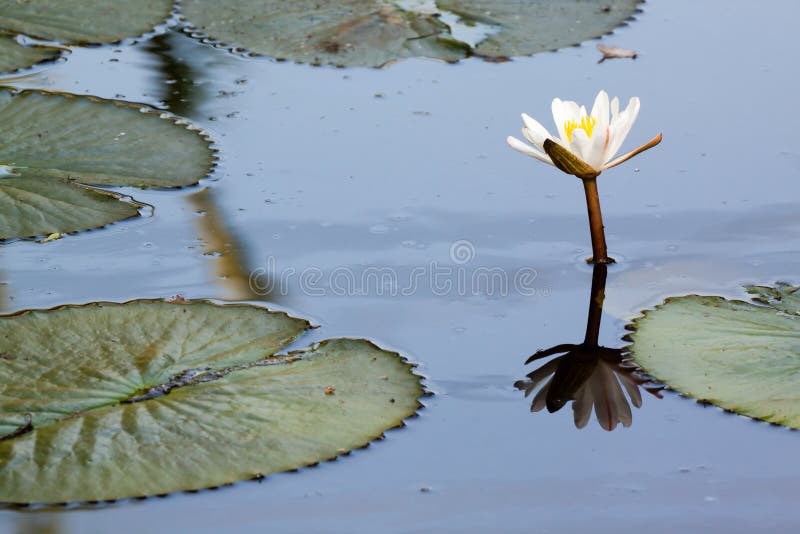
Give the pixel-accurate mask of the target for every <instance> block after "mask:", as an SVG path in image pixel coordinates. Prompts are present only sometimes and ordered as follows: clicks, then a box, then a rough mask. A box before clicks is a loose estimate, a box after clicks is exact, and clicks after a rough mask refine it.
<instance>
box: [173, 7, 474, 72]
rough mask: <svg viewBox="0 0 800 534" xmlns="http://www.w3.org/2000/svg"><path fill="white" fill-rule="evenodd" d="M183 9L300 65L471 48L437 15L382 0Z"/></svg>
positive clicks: (255, 48)
mask: <svg viewBox="0 0 800 534" xmlns="http://www.w3.org/2000/svg"><path fill="white" fill-rule="evenodd" d="M180 9H181V13H182V14H183V15H184V16H185V17H186V18H187V19H188V20H189V22H190V23H191V30H192V31H193V32H194V33H195V34H201V35H207V36H209V37H210V38H211V39H214V40H216V41H221V42H222V43H224V44H227V45H230V46H235V47H240V48H246V49H247V50H249V51H250V52H253V53H256V54H263V55H268V56H272V57H275V58H278V59H289V60H293V61H297V62H300V63H312V64H324V65H339V66H351V67H352V66H371V67H378V66H381V65H384V64H386V63H389V62H391V61H394V60H397V59H403V58H409V57H418V56H424V57H432V58H439V59H443V60H446V61H457V60H459V59H462V58H464V57H466V56H467V54H468V53H469V46H467V45H466V44H464V43H461V42H459V41H455V40H454V39H452V37H451V36H450V34H449V28H448V27H447V25H446V24H444V23H442V22H441V21H439V20H438V19H437V18H436V17H434V16H432V15H429V14H423V13H415V12H412V11H406V10H404V9H401V8H399V7H397V6H395V5H393V4H392V3H391V2H387V1H382V0H341V1H337V2H319V1H318V0H294V1H292V2H285V1H283V0H183V1H182V2H181V4H180Z"/></svg>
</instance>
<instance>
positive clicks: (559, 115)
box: [550, 98, 568, 143]
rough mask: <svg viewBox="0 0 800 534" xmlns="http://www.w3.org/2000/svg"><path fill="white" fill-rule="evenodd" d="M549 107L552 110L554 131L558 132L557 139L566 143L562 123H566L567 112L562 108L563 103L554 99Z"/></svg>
mask: <svg viewBox="0 0 800 534" xmlns="http://www.w3.org/2000/svg"><path fill="white" fill-rule="evenodd" d="M550 107H551V109H552V110H553V122H554V123H555V124H556V130H558V138H559V140H560V141H563V142H565V143H566V142H568V141H567V134H566V133H565V132H564V123H565V122H567V111H566V108H565V107H564V102H562V101H561V100H560V99H558V98H554V99H553V104H552V105H551V106H550Z"/></svg>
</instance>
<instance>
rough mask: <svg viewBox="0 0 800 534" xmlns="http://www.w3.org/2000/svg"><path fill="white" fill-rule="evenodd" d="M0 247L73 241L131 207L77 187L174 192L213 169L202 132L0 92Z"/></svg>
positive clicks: (85, 102) (51, 98)
mask: <svg viewBox="0 0 800 534" xmlns="http://www.w3.org/2000/svg"><path fill="white" fill-rule="evenodd" d="M0 124H2V125H3V133H4V135H3V136H2V138H0V239H10V238H16V237H31V236H38V235H46V234H51V233H54V232H62V233H63V232H75V231H80V230H87V229H90V228H98V227H101V226H104V225H106V224H109V223H112V222H115V221H119V220H122V219H126V218H129V217H135V216H137V215H138V209H137V208H138V206H137V205H135V204H133V203H126V202H121V201H120V200H119V196H118V195H115V194H112V193H109V192H106V191H102V190H98V189H96V188H91V187H85V186H80V184H87V185H102V186H136V187H179V186H185V185H191V184H196V183H197V182H198V181H199V180H200V179H202V178H204V177H205V176H206V175H208V173H209V172H210V170H211V169H212V167H213V164H214V153H213V151H212V150H211V148H210V142H209V141H208V140H207V139H206V138H204V137H203V136H202V135H201V134H200V133H199V132H197V131H195V130H191V129H188V128H187V127H186V125H185V124H181V123H178V122H177V121H175V120H173V119H162V118H161V117H160V116H159V114H158V113H157V112H154V111H152V110H146V109H144V108H142V107H140V106H135V105H130V104H126V103H122V102H115V101H110V100H102V99H98V98H91V97H75V96H73V95H67V94H60V93H45V92H39V91H21V92H16V91H13V90H10V89H3V88H0Z"/></svg>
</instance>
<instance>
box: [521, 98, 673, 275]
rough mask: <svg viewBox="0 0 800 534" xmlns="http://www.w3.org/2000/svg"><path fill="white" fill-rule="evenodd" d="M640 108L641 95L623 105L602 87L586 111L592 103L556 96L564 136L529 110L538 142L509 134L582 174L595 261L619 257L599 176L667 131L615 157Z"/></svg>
mask: <svg viewBox="0 0 800 534" xmlns="http://www.w3.org/2000/svg"><path fill="white" fill-rule="evenodd" d="M638 114H639V99H638V98H636V97H633V98H631V100H630V102H629V103H628V107H626V108H625V109H624V110H623V111H620V110H619V99H618V98H614V100H612V101H611V102H610V103H609V101H608V94H606V92H605V91H600V92H599V93H598V94H597V98H595V99H594V106H592V112H591V113H586V108H585V107H583V106H578V104H576V103H575V102H571V101H567V102H564V101H562V100H559V99H558V98H556V99H554V100H553V119H554V120H555V122H556V128H558V135H559V137H553V136H552V135H550V132H548V131H547V129H546V128H545V127H544V126H542V125H541V124H539V122H537V121H536V120H534V119H532V118H530V117H529V116H527V115H525V114H524V113H523V114H522V122H524V123H525V126H524V127H523V128H522V134H523V135H524V136H525V138H526V139H527V140H528V141H530V142H531V143H532V144H533V146H531V145H529V144H527V143H525V142H523V141H520V140H519V139H517V138H516V137H510V136H509V137H508V138H507V139H506V141H507V142H508V144H509V145H510V146H511V148H513V149H515V150H518V151H520V152H522V153H523V154H527V155H528V156H531V157H534V158H536V159H538V160H539V161H543V162H545V163H549V164H550V165H553V166H555V167H557V168H558V169H560V170H562V171H564V172H566V173H567V174H573V175H575V176H577V177H578V178H581V180H582V181H583V188H584V191H585V193H586V209H587V211H588V212H589V231H590V232H591V236H592V257H591V258H590V259H589V260H588V261H589V262H591V263H595V264H602V263H614V259H613V258H610V257H609V256H608V251H607V250H606V235H605V231H604V230H603V215H602V213H601V211H600V196H599V194H598V193H597V180H596V178H597V176H598V175H599V174H600V173H601V172H603V171H604V170H606V169H610V168H611V167H616V166H617V165H619V164H620V163H622V162H623V161H627V160H629V159H631V158H632V157H633V156H635V155H636V154H638V153H640V152H644V151H645V150H647V149H648V148H652V147H654V146H656V145H657V144H658V143H660V142H661V134H658V135H657V136H655V137H654V138H653V139H651V140H650V141H649V142H647V143H645V144H644V145H642V146H640V147H639V148H637V149H635V150H632V151H630V152H628V153H627V154H624V155H622V156H619V157H616V158H615V157H614V156H616V154H617V152H618V151H619V149H620V147H622V142H623V141H625V138H626V137H627V136H628V132H630V131H631V127H632V126H633V123H634V121H636V116H637V115H638Z"/></svg>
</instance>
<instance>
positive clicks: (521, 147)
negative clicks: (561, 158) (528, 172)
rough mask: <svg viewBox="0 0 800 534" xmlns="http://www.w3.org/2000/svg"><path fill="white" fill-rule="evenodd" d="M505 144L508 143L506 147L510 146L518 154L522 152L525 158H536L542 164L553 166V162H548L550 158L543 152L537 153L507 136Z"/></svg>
mask: <svg viewBox="0 0 800 534" xmlns="http://www.w3.org/2000/svg"><path fill="white" fill-rule="evenodd" d="M506 143H508V146H510V147H511V148H513V149H514V150H516V151H518V152H522V153H523V154H525V155H526V156H530V157H532V158H536V159H538V160H539V161H542V162H544V163H547V164H549V165H552V164H553V162H552V161H551V160H550V157H549V156H548V155H547V154H545V153H544V152H539V151H538V150H536V149H535V148H533V147H532V146H530V145H529V144H527V143H524V142H522V141H520V140H519V139H517V138H516V137H511V136H510V135H509V136H508V137H507V138H506Z"/></svg>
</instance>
